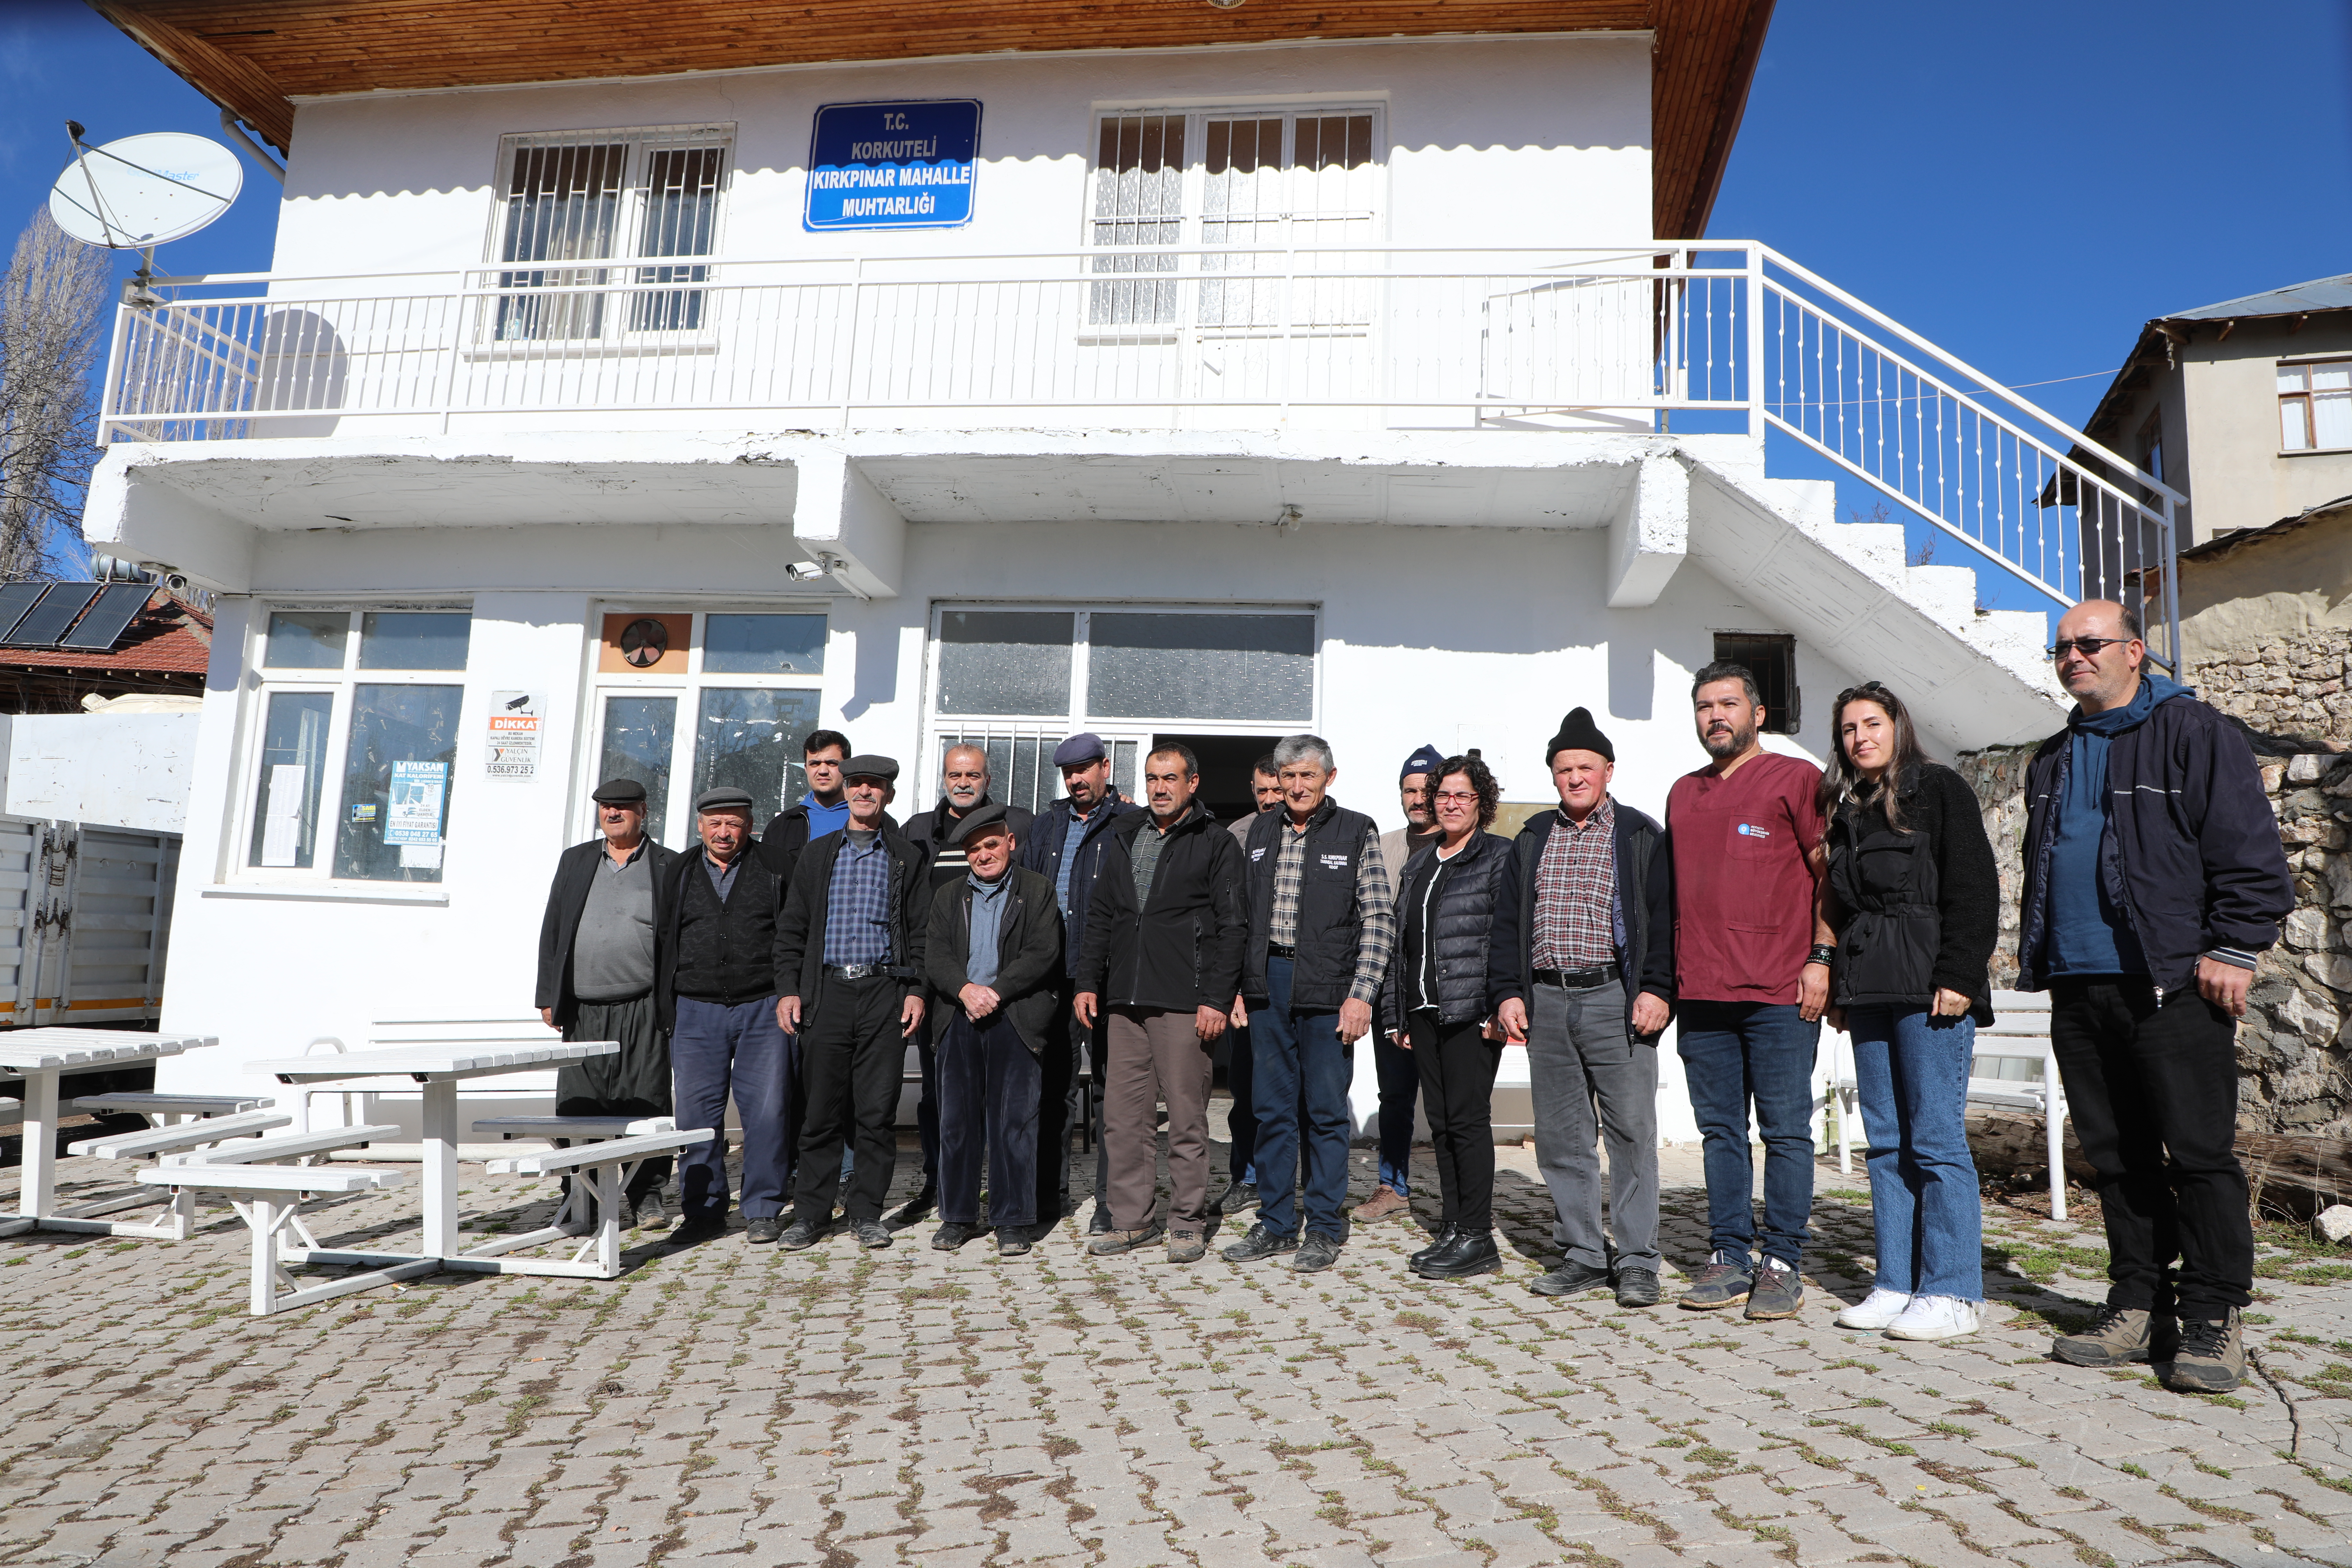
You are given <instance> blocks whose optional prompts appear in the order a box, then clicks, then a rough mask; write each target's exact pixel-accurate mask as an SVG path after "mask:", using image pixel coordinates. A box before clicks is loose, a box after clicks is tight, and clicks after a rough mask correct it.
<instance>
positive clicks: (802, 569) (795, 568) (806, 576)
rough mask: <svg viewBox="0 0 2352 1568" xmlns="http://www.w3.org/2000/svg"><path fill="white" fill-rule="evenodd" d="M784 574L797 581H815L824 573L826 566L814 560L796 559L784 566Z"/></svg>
mask: <svg viewBox="0 0 2352 1568" xmlns="http://www.w3.org/2000/svg"><path fill="white" fill-rule="evenodd" d="M784 575H785V576H787V577H789V578H791V579H792V580H793V582H795V583H813V582H814V581H816V579H818V578H819V577H822V576H824V567H822V566H820V565H818V564H817V563H815V562H814V561H795V562H793V563H792V564H791V565H789V566H787V567H785V568H784Z"/></svg>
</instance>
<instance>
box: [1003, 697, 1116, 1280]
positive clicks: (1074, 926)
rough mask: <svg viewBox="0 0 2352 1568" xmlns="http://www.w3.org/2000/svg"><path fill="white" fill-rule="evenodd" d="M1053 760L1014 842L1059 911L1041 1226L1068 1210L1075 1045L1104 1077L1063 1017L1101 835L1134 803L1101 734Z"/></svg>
mask: <svg viewBox="0 0 2352 1568" xmlns="http://www.w3.org/2000/svg"><path fill="white" fill-rule="evenodd" d="M1054 766H1055V768H1057V769H1059V770H1060V771H1061V774H1062V798H1061V799H1059V800H1057V801H1055V802H1054V803H1053V804H1052V805H1048V806H1047V807H1046V808H1045V811H1044V812H1043V813H1042V814H1040V816H1038V818H1037V821H1036V823H1035V824H1034V826H1033V827H1032V828H1031V830H1030V834H1029V838H1028V841H1027V842H1026V843H1025V844H1024V845H1023V846H1022V847H1021V863H1022V864H1023V865H1024V866H1026V867H1028V868H1029V869H1031V870H1032V871H1034V872H1036V873H1037V874H1038V875H1039V876H1041V877H1043V878H1045V879H1046V880H1047V881H1048V882H1051V883H1053V884H1054V901H1055V904H1056V905H1057V906H1058V907H1059V908H1060V909H1061V911H1062V980H1061V991H1060V994H1061V1005H1060V1006H1059V1007H1057V1008H1056V1009H1055V1015H1054V1025H1055V1035H1054V1037H1053V1038H1052V1039H1050V1040H1048V1041H1047V1042H1046V1044H1045V1089H1044V1094H1045V1105H1044V1110H1042V1112H1041V1113H1040V1121H1039V1125H1038V1131H1037V1149H1038V1159H1037V1217H1038V1220H1039V1222H1040V1223H1041V1224H1045V1225H1053V1224H1055V1223H1058V1222H1059V1221H1060V1219H1061V1217H1062V1215H1065V1214H1067V1213H1068V1212H1069V1211H1070V1133H1071V1132H1072V1131H1074V1130H1076V1127H1077V1126H1078V1122H1079V1114H1078V1052H1079V1050H1080V1048H1082V1047H1084V1048H1086V1049H1087V1050H1088V1051H1090V1052H1091V1053H1092V1056H1093V1060H1094V1066H1095V1085H1096V1088H1097V1090H1099V1089H1100V1088H1101V1086H1102V1082H1103V1068H1104V1062H1103V1057H1102V1052H1101V1050H1100V1048H1099V1047H1097V1046H1095V1045H1092V1044H1090V1043H1089V1037H1090V1034H1091V1031H1089V1030H1088V1029H1087V1028H1086V1027H1085V1026H1083V1025H1080V1024H1079V1023H1078V1022H1077V1021H1076V1019H1075V1018H1073V1017H1072V1016H1070V1002H1071V998H1072V997H1073V996H1075V995H1076V989H1077V988H1076V984H1074V981H1075V977H1076V974H1077V973H1078V948H1079V945H1080V943H1081V942H1083V941H1084V939H1085V937H1086V931H1087V904H1088V901H1089V900H1091V898H1092V897H1093V890H1094V885H1095V879H1096V878H1097V877H1098V876H1100V875H1101V874H1102V868H1103V856H1104V853H1105V852H1106V850H1108V847H1109V840H1108V838H1107V837H1105V835H1107V834H1108V832H1109V830H1110V825H1111V824H1112V823H1113V822H1115V821H1117V820H1118V818H1119V817H1122V816H1126V815H1127V814H1128V813H1129V812H1131V811H1134V810H1136V809H1137V808H1136V807H1135V806H1134V805H1130V804H1129V803H1128V802H1126V801H1123V800H1121V799H1119V798H1118V791H1117V790H1115V789H1113V788H1112V787H1111V776H1110V773H1111V769H1110V753H1109V752H1108V750H1107V749H1106V748H1105V747H1104V745H1103V743H1102V737H1101V736H1099V735H1096V734H1090V733H1087V732H1083V731H1082V732H1080V733H1078V734H1076V735H1073V736H1071V737H1070V738H1069V739H1068V740H1066V741H1065V742H1062V743H1061V744H1060V745H1058V746H1056V747H1055V748H1054ZM1095 1108H1096V1110H1095V1124H1094V1126H1093V1128H1092V1129H1091V1131H1092V1134H1093V1138H1094V1145H1095V1209H1094V1217H1093V1218H1092V1219H1091V1220H1089V1221H1088V1222H1087V1232H1088V1234H1090V1235H1094V1236H1100V1235H1101V1234H1102V1233H1103V1232H1105V1231H1107V1230H1108V1229H1109V1228H1110V1164H1109V1155H1108V1152H1107V1151H1106V1150H1105V1149H1104V1147H1103V1142H1102V1111H1101V1108H1102V1101H1101V1100H1100V1099H1099V1098H1097V1100H1096V1101H1095Z"/></svg>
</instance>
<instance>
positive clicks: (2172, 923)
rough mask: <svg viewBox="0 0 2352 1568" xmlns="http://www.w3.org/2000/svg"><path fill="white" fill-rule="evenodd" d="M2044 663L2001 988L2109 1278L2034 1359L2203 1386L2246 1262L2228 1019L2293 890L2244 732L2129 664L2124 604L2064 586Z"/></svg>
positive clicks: (2228, 1333)
mask: <svg viewBox="0 0 2352 1568" xmlns="http://www.w3.org/2000/svg"><path fill="white" fill-rule="evenodd" d="M2051 657H2052V658H2053V660H2054V661H2055V664H2056V668H2057V674H2058V680H2059V683H2060V684H2061V685H2063V686H2064V687H2065V689H2066V690H2067V692H2068V693H2069V694H2070V695H2071V696H2073V697H2074V700H2075V703H2076V707H2075V709H2074V712H2073V713H2072V714H2070V715H2069V716H2068V718H2067V723H2066V728H2065V729H2063V730H2062V731H2059V732H2058V733H2057V734H2055V735H2053V736H2052V737H2051V738H2050V739H2049V740H2047V741H2045V742H2042V748H2041V750H2040V751H2038V752H2035V753H2034V755H2033V761H2032V763H2031V764H2029V765H2028V767H2027V769H2026V775H2025V799H2026V809H2027V816H2026V827H2025V861H2024V865H2025V877H2024V888H2023V892H2022V897H2021V905H2022V908H2021V916H2022V919H2021V924H2020V927H2019V931H2018V952H2017V960H2018V982H2017V983H2018V985H2019V986H2020V987H2021V989H2023V990H2027V991H2039V990H2042V989H2045V988H2046V989H2047V990H2049V992H2050V993H2051V998H2050V1000H2051V1008H2050V1041H2051V1045H2052V1046H2053V1048H2054V1050H2055V1053H2056V1055H2057V1058H2058V1071H2059V1076H2060V1078H2061V1079H2062V1081H2063V1083H2064V1085H2065V1089H2066V1100H2067V1110H2068V1114H2069V1115H2071V1116H2072V1117H2073V1118H2074V1131H2075V1134H2076V1136H2078V1137H2079V1138H2080V1139H2081V1140H2082V1144H2083V1153H2084V1158H2085V1159H2087V1160H2089V1161H2090V1163H2091V1166H2092V1169H2093V1171H2094V1172H2095V1177H2094V1181H2095V1186H2096V1188H2097V1191H2098V1194H2099V1205H2100V1209H2101V1212H2102V1215H2103V1216H2104V1218H2105V1222H2106V1230H2107V1254H2108V1263H2107V1278H2108V1279H2109V1280H2110V1281H2112V1283H2111V1284H2110V1286H2109V1288H2108V1290H2107V1304H2106V1306H2105V1310H2102V1311H2101V1313H2100V1314H2099V1317H2098V1320H2097V1321H2095V1323H2093V1324H2092V1325H2091V1326H2090V1327H2089V1328H2087V1329H2084V1331H2082V1332H2080V1333H2074V1334H2068V1335H2066V1336H2065V1337H2063V1338H2062V1339H2060V1340H2059V1341H2058V1342H2057V1343H2056V1344H2055V1345H2054V1346H2053V1353H2054V1354H2055V1355H2056V1356H2057V1357H2058V1359H2059V1360H2061V1361H2065V1362H2071V1363H2074V1364H2075V1365H2077V1366H2099V1367H2111V1366H2117V1365H2120V1364H2122V1363H2125V1362H2134V1361H2153V1362H2156V1363H2169V1364H2168V1365H2165V1366H2164V1368H2163V1375H2164V1381H2165V1382H2166V1384H2168V1386H2170V1387H2173V1388H2176V1389H2180V1390H2184V1391H2187V1392H2190V1393H2198V1394H2223V1393H2227V1392H2228V1391H2229V1390H2231V1389H2233V1388H2235V1387H2237V1386H2238V1384H2239V1383H2240V1382H2241V1381H2242V1379H2243V1378H2244V1376H2245V1367H2246V1360H2245V1348H2244V1345H2243V1342H2242V1339H2241V1331H2240V1327H2239V1314H2240V1312H2241V1311H2242V1310H2243V1309H2244V1308H2245V1306H2246V1304H2247V1303H2248V1301H2250V1300H2252V1289H2253V1269H2254V1237H2253V1226H2252V1221H2251V1219H2250V1218H2249V1215H2248V1211H2247V1193H2246V1173H2245V1170H2244V1168H2243V1167H2242V1166H2241V1165H2240V1164H2239V1163H2238V1157H2237V1154H2236V1152H2235V1150H2234V1143H2235V1140H2236V1131H2237V1113H2238V1060H2237V1047H2236V1037H2237V1020H2238V1019H2239V1018H2241V1017H2242V1016H2245V1011H2246V989H2247V985H2248V984H2249V982H2251V981H2252V978H2253V969H2254V963H2255V960H2256V958H2257V956H2258V955H2259V954H2260V953H2261V952H2263V949H2265V948H2267V947H2269V946H2270V945H2271V944H2272V943H2273V942H2276V941H2277V940H2278V933H2279V922H2280V921H2282V920H2284V918H2285V917H2286V915H2287V914H2288V912H2289V911H2290V910H2293V909H2294V885H2293V882H2292V880H2291V879H2290V878H2289V876H2288V873H2287V867H2286V858H2285V856H2284V854H2282V853H2281V851H2280V849H2279V837H2278V823H2277V821H2276V819H2275V818H2274V817H2273V815H2272V813H2271V809H2270V803H2269V801H2268V800H2267V799H2266V798H2265V795H2264V793H2263V784H2262V777H2261V774H2260V772H2259V770H2258V769H2257V767H2256V765H2255V763H2254V755H2253V750H2252V747H2251V746H2249V745H2248V744H2247V742H2246V737H2245V734H2244V732H2243V731H2242V730H2240V729H2238V728H2237V727H2236V726H2234V725H2233V724H2231V722H2230V721H2228V720H2227V719H2225V718H2223V717H2222V716H2221V714H2220V713H2218V712H2216V711H2214V710H2212V709H2211V708H2209V707H2207V706H2206V705H2205V704H2204V703H2202V702H2200V701H2198V700H2197V699H2196V696H2195V694H2194V693H2192V692H2191V691H2190V690H2189V689H2188V688H2186V687H2183V686H2180V685H2179V684H2178V683H2176V682H2174V681H2172V680H2169V679H2166V678H2165V677H2164V676H2162V675H2159V674H2157V673H2156V672H2154V671H2152V670H2150V669H2148V668H2147V645H2146V644H2145V643H2144V642H2142V641H2141V639H2140V620H2139V615H2138V613H2137V611H2136V610H2134V609H2132V608H2131V607H2129V606H2126V605H2119V604H2116V603H2114V602H2112V601H2109V600H2105V599H2086V600H2084V602H2083V603H2081V604H2079V605H2075V606H2074V608H2073V609H2071V610H2069V611H2067V612H2066V614H2065V616H2063V617H2062V618H2061V619H2060V621H2059V622H2058V636H2057V639H2056V646H2055V647H2053V648H2052V649H2051ZM2176 1258H2178V1260H2179V1271H2178V1273H2175V1271H2174V1269H2173V1263H2174V1261H2175V1259H2176Z"/></svg>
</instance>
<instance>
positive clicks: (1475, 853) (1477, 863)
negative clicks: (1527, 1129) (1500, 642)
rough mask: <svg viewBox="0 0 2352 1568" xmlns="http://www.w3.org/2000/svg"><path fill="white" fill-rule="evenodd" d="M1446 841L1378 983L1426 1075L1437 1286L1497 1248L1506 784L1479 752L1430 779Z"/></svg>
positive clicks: (1486, 1268)
mask: <svg viewBox="0 0 2352 1568" xmlns="http://www.w3.org/2000/svg"><path fill="white" fill-rule="evenodd" d="M1429 789H1430V804H1431V805H1432V807H1433V810H1434V811H1435V814H1436V817H1437V826H1438V838H1437V842H1436V843H1434V844H1430V845H1425V846H1423V847H1422V848H1420V849H1419V850H1416V851H1415V852H1414V853H1413V856H1412V859H1410V860H1407V861H1406V862H1405V865H1404V869H1403V871H1402V873H1400V874H1399V876H1398V879H1397V924H1398V926H1399V928H1400V929H1399V931H1398V935H1397V952H1396V959H1395V962H1394V963H1391V965H1390V966H1389V977H1388V982H1387V984H1385V985H1384V986H1383V987H1382V988H1381V1027H1382V1028H1383V1029H1385V1030H1386V1031H1387V1032H1388V1036H1389V1038H1391V1039H1392V1040H1394V1041H1396V1042H1397V1044H1399V1045H1401V1046H1402V1047H1405V1048H1406V1049H1407V1050H1409V1051H1411V1052H1412V1056H1413V1061H1414V1063H1415V1064H1416V1065H1417V1066H1418V1067H1419V1068H1420V1069H1421V1088H1422V1106H1423V1111H1424V1112H1425V1113H1426V1114H1427V1116H1428V1118H1429V1138H1430V1142H1431V1143H1432V1144H1433V1146H1434V1148H1435V1151H1436V1154H1437V1186H1438V1192H1439V1194H1441V1200H1442V1210H1441V1215H1442V1217H1441V1220H1440V1223H1439V1226H1438V1232H1437V1240H1436V1241H1435V1242H1434V1243H1433V1245H1431V1246H1429V1247H1424V1248H1423V1249H1422V1250H1421V1251H1419V1252H1416V1253H1414V1254H1413V1255H1412V1268H1413V1272H1415V1273H1417V1274H1420V1275H1422V1276H1423V1277H1424V1278H1427V1279H1465V1278H1467V1277H1469V1276H1471V1275H1474V1274H1491V1273H1493V1272H1495V1271H1496V1269H1498V1268H1502V1266H1503V1256H1502V1254H1501V1253H1500V1252H1499V1251H1498V1250H1496V1247H1495V1210H1494V1197H1495V1133H1494V1126H1493V1117H1492V1102H1493V1099H1494V1094H1495V1069H1496V1065H1497V1064H1498V1063H1499V1062H1500V1061H1501V1060H1502V1056H1503V1045H1502V1039H1501V1037H1500V1034H1499V1032H1498V1031H1496V1029H1495V1028H1493V1027H1492V1023H1493V1020H1492V1016H1491V1015H1490V1013H1489V1012H1488V1009H1487V1006H1486V942H1487V936H1488V933H1489V932H1490V931H1492V930H1493V929H1494V923H1495V922H1494V911H1495V890H1496V885H1497V882H1498V880H1499V877H1500V873H1501V871H1502V868H1503V867H1504V865H1505V864H1506V863H1507V861H1508V860H1509V859H1510V854H1511V847H1510V845H1509V844H1508V843H1507V842H1506V841H1505V840H1503V839H1500V838H1497V837H1495V836H1494V835H1493V834H1491V833H1488V832H1487V831H1486V829H1487V828H1489V827H1491V826H1494V822H1495V811H1496V806H1497V805H1499V804H1500V802H1501V800H1502V796H1503V791H1502V787H1501V786H1500V785H1499V784H1496V782H1495V775H1494V774H1493V773H1490V772H1488V771H1487V768H1486V763H1483V762H1480V761H1479V760H1478V759H1477V758H1476V757H1475V756H1465V757H1451V758H1448V759H1447V760H1446V761H1445V762H1444V763H1440V764H1439V765H1438V768H1437V771H1436V773H1434V775H1433V777H1432V778H1431V780H1430V784H1429Z"/></svg>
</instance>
